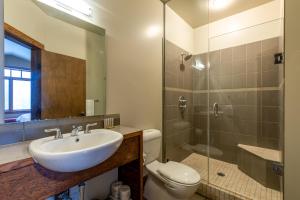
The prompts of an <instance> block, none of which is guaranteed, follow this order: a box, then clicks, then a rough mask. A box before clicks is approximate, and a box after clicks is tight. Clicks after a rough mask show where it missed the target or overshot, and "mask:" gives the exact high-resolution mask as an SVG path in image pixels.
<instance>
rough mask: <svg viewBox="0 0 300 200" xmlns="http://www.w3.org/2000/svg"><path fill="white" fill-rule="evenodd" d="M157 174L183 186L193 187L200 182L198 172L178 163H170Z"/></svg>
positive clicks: (161, 167) (160, 168)
mask: <svg viewBox="0 0 300 200" xmlns="http://www.w3.org/2000/svg"><path fill="white" fill-rule="evenodd" d="M157 172H158V173H159V174H160V175H161V176H163V177H165V178H167V179H169V180H171V181H175V182H177V183H181V184H188V185H192V184H196V183H198V182H199V181H200V175H199V173H198V172H197V171H196V170H194V169H192V168H191V167H188V166H186V165H184V164H181V163H178V162H173V161H169V162H167V163H166V164H163V165H162V166H160V167H159V168H158V169H157Z"/></svg>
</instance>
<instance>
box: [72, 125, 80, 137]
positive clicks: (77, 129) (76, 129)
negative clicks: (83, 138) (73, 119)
mask: <svg viewBox="0 0 300 200" xmlns="http://www.w3.org/2000/svg"><path fill="white" fill-rule="evenodd" d="M72 128H73V129H72V133H71V136H77V135H78V132H79V131H82V130H83V128H82V126H78V127H76V126H75V125H73V126H72Z"/></svg>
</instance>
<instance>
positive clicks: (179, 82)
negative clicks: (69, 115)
mask: <svg viewBox="0 0 300 200" xmlns="http://www.w3.org/2000/svg"><path fill="white" fill-rule="evenodd" d="M182 52H185V51H184V50H183V49H181V48H179V47H177V46H176V45H174V44H172V43H171V42H167V43H166V66H165V86H166V87H167V88H172V89H173V90H166V92H165V103H164V112H165V117H164V134H165V135H166V149H167V152H166V153H167V159H170V160H176V161H181V160H182V159H184V158H185V157H186V156H188V155H189V152H188V151H185V150H184V149H182V146H183V145H184V144H188V143H190V142H191V137H192V134H193V119H194V118H193V95H192V89H193V85H192V84H193V81H192V80H193V79H192V76H193V71H192V67H191V64H192V59H190V60H189V61H187V62H184V64H185V67H184V70H181V69H180V64H181V53H182ZM186 53H187V52H186ZM179 96H184V97H185V98H186V99H187V109H186V110H185V112H183V113H181V112H180V110H179V108H178V98H179Z"/></svg>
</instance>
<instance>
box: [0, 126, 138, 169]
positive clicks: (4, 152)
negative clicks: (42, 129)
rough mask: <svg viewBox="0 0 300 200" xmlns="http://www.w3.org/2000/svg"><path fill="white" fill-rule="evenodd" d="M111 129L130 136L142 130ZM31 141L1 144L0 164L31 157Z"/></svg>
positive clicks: (123, 127)
mask: <svg viewBox="0 0 300 200" xmlns="http://www.w3.org/2000/svg"><path fill="white" fill-rule="evenodd" d="M110 130H112V131H116V132H119V133H121V134H123V136H124V137H126V136H129V135H130V134H132V133H136V132H139V131H141V130H140V129H136V128H131V127H127V126H122V125H121V126H116V127H114V128H112V129H110ZM30 142H31V141H25V142H20V143H15V144H10V145H2V146H0V165H5V164H8V163H12V162H15V161H19V160H24V159H28V158H31V155H30V154H29V151H28V146H29V144H30ZM0 172H1V170H0Z"/></svg>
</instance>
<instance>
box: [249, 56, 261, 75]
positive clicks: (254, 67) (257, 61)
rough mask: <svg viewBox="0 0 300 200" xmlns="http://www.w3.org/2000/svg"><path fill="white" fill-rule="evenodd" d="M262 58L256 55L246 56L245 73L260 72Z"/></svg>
mask: <svg viewBox="0 0 300 200" xmlns="http://www.w3.org/2000/svg"><path fill="white" fill-rule="evenodd" d="M261 65H262V58H261V56H258V57H256V58H248V59H247V60H246V66H247V73H254V72H256V73H258V72H261Z"/></svg>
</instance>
